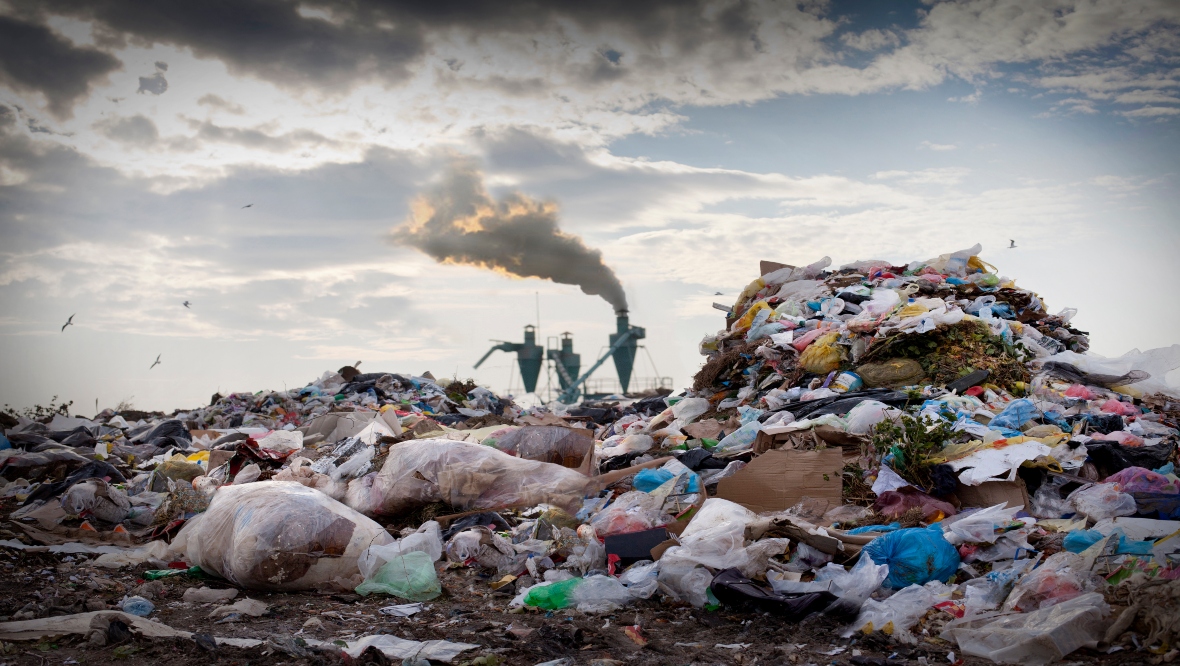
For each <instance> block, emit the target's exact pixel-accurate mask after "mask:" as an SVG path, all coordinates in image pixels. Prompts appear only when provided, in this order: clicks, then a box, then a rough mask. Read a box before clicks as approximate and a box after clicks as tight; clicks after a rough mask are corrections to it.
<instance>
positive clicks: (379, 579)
mask: <svg viewBox="0 0 1180 666" xmlns="http://www.w3.org/2000/svg"><path fill="white" fill-rule="evenodd" d="M374 592H381V593H383V594H392V595H393V596H395V597H401V598H403V599H408V600H409V601H429V600H431V599H434V598H435V597H437V596H438V595H440V594H442V585H441V584H440V583H439V582H438V573H437V572H435V570H434V561H433V560H431V559H430V555H429V554H427V553H424V552H422V551H420V550H413V551H410V552H408V553H405V554H403V555H397V556H395V557H393V558H391V559H390V560H389V561H387V562H385V563H384V564H383V565H381V567H380V568H379V569H377V570H376V571H374V572H373V573H372V576H366V577H365V582H363V583H361V584H360V585H358V586H357V588H356V593H357V594H359V595H361V596H362V597H363V596H367V595H369V594H372V593H374Z"/></svg>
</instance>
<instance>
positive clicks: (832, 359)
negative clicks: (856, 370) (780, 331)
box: [799, 333, 844, 375]
mask: <svg viewBox="0 0 1180 666" xmlns="http://www.w3.org/2000/svg"><path fill="white" fill-rule="evenodd" d="M839 340H840V334H839V333H828V334H826V335H823V336H820V337H818V338H816V339H815V342H813V343H811V344H810V345H807V349H804V350H803V353H802V354H800V355H799V367H801V368H803V369H804V370H806V371H807V372H814V373H815V374H817V375H826V374H827V373H829V372H831V371H833V370H837V369H839V368H840V362H841V361H843V360H844V352H843V350H842V348H841V347H840V346H838V345H837V344H836V342H837V341H839Z"/></svg>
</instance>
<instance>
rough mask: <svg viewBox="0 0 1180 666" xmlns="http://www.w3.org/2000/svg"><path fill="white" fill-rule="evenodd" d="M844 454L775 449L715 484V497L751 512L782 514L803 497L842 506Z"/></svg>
mask: <svg viewBox="0 0 1180 666" xmlns="http://www.w3.org/2000/svg"><path fill="white" fill-rule="evenodd" d="M843 470H844V454H843V451H841V450H840V449H838V448H828V449H819V450H817V451H791V450H786V451H784V450H781V449H775V450H770V451H767V452H766V453H763V454H762V455H760V456H758V457H757V458H754V459H753V460H751V461H750V462H749V464H747V465H746V466H745V467H743V468H742V469H741V470H739V471H738V472H737V474H734V475H733V476H731V477H729V478H727V479H722V480H721V482H720V483H718V484H717V496H718V497H720V498H722V499H727V500H729V501H731V502H736V503H738V504H741V505H742V506H744V507H746V508H747V509H749V510H751V511H754V512H755V513H761V512H763V511H783V510H786V509H789V508H791V507H792V506H794V505H795V504H797V503H798V502H799V500H801V499H803V498H804V497H814V498H818V499H827V500H829V501H831V502H832V504H833V505H839V504H840V503H841V502H842V498H841V490H842V489H843V478H842V474H843Z"/></svg>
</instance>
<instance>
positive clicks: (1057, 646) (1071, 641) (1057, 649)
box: [942, 593, 1110, 665]
mask: <svg viewBox="0 0 1180 666" xmlns="http://www.w3.org/2000/svg"><path fill="white" fill-rule="evenodd" d="M1109 614H1110V607H1109V606H1107V605H1106V602H1104V601H1103V600H1102V595H1101V594H1097V593H1090V594H1083V595H1081V596H1078V597H1075V598H1073V599H1070V600H1068V601H1065V602H1062V603H1060V604H1057V605H1055V606H1051V607H1049V608H1044V609H1041V610H1037V611H1033V612H1031V613H1017V614H1013V615H1001V616H999V617H986V618H981V619H972V618H963V619H962V620H955V621H952V622H950V623H948V624H947V625H946V628H945V629H944V631H943V632H942V638H944V639H947V640H952V641H955V642H956V643H958V645H959V649H960V650H962V652H963V654H965V655H968V656H971V657H981V658H984V659H991V660H992V661H994V662H996V663H998V664H1034V665H1035V664H1047V663H1050V662H1053V661H1057V660H1059V659H1062V658H1063V657H1065V656H1066V655H1068V654H1070V653H1071V652H1073V651H1074V650H1077V649H1078V648H1082V647H1090V648H1092V647H1095V646H1097V645H1098V641H1099V640H1101V638H1102V636H1103V633H1104V631H1105V629H1106V626H1105V625H1106V623H1105V622H1104V618H1106V616H1107V615H1109Z"/></svg>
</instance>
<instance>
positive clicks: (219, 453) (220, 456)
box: [205, 449, 236, 473]
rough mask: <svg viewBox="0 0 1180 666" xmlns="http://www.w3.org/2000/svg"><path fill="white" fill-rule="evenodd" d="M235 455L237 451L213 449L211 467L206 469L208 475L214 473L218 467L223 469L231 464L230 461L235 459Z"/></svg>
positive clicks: (210, 458) (210, 459) (210, 454)
mask: <svg viewBox="0 0 1180 666" xmlns="http://www.w3.org/2000/svg"><path fill="white" fill-rule="evenodd" d="M234 453H236V451H224V450H221V449H213V450H212V451H210V452H209V465H208V467H206V468H205V471H206V473H208V472H212V471H213V470H215V469H217V468H218V467H221V466H222V465H224V464H225V463H227V462H229V459H230V458H233V457H234Z"/></svg>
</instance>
